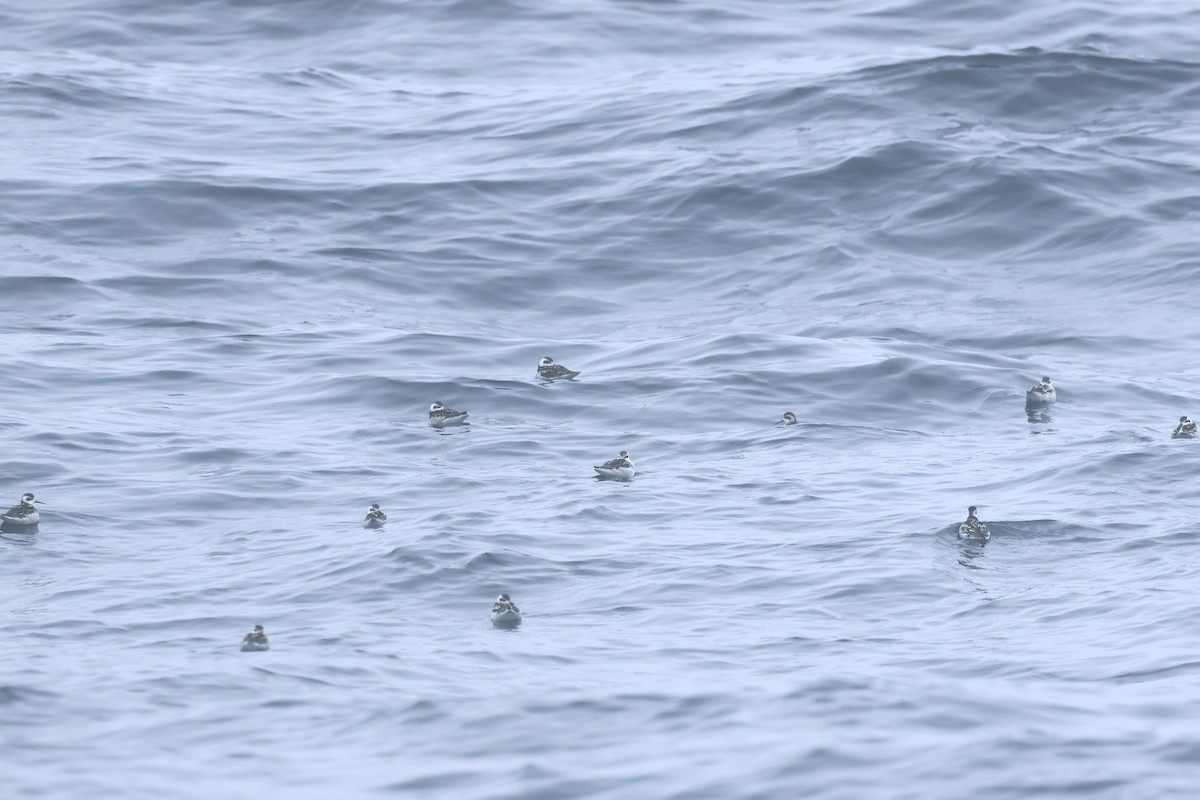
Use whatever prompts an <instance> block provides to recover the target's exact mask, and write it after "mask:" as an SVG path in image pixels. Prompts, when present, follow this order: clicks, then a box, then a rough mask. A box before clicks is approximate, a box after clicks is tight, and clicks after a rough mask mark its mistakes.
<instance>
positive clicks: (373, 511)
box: [363, 503, 387, 528]
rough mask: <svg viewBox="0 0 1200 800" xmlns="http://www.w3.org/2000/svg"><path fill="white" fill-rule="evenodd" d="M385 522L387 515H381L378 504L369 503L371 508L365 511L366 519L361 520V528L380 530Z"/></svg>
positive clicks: (381, 511)
mask: <svg viewBox="0 0 1200 800" xmlns="http://www.w3.org/2000/svg"><path fill="white" fill-rule="evenodd" d="M385 522H387V514H385V513H383V509H381V508H380V507H379V503H371V507H370V508H368V509H367V516H366V519H364V520H363V527H364V528H382V527H383V523H385Z"/></svg>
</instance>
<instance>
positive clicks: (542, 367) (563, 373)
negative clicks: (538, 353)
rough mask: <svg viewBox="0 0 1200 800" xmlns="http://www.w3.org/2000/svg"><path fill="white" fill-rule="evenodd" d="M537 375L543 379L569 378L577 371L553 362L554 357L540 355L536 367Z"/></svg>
mask: <svg viewBox="0 0 1200 800" xmlns="http://www.w3.org/2000/svg"><path fill="white" fill-rule="evenodd" d="M537 374H538V377H539V378H541V379H542V380H544V381H557V380H570V379H571V378H574V377H575V376H576V375H578V374H579V373H578V372H577V371H576V370H573V369H567V368H566V367H564V366H563V365H562V364H555V363H554V359H553V358H551V357H550V356H542V360H541V362H540V363H539V364H538V368H537Z"/></svg>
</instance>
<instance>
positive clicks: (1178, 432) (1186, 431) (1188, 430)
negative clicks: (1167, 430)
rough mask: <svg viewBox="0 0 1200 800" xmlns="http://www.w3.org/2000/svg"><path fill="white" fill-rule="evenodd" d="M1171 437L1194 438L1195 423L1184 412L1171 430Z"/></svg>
mask: <svg viewBox="0 0 1200 800" xmlns="http://www.w3.org/2000/svg"><path fill="white" fill-rule="evenodd" d="M1171 438H1172V439H1195V438H1196V423H1194V422H1192V420H1191V419H1190V418H1189V417H1188V416H1187V415H1186V414H1185V415H1184V416H1182V417H1180V418H1179V424H1178V425H1176V426H1175V430H1173V431H1171Z"/></svg>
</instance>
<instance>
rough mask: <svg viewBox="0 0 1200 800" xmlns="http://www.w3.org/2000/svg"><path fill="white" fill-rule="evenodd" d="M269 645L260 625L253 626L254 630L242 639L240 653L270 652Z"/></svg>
mask: <svg viewBox="0 0 1200 800" xmlns="http://www.w3.org/2000/svg"><path fill="white" fill-rule="evenodd" d="M270 649H271V645H270V643H269V642H268V641H267V635H266V634H265V633H263V627H262V625H255V626H254V630H252V631H250V632H249V633H247V634H246V635H245V636H243V637H242V652H243V653H257V652H259V651H261V650H270Z"/></svg>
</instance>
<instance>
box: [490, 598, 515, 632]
mask: <svg viewBox="0 0 1200 800" xmlns="http://www.w3.org/2000/svg"><path fill="white" fill-rule="evenodd" d="M492 624H493V625H495V626H496V627H497V628H513V627H516V626H517V625H520V624H521V609H519V608H517V604H516V603H514V602H513V601H512V598H511V597H509V596H508V595H507V594H502V595H500V596H499V597H497V598H496V602H495V603H494V604H493V605H492Z"/></svg>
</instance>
